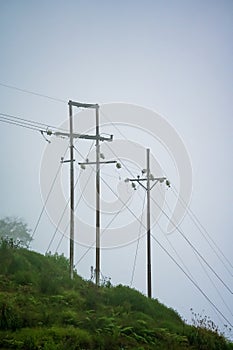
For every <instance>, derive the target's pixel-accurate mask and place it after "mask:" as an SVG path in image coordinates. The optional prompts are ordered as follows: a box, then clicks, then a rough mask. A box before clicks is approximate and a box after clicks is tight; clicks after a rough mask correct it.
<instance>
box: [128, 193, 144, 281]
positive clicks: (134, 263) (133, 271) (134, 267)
mask: <svg viewBox="0 0 233 350" xmlns="http://www.w3.org/2000/svg"><path fill="white" fill-rule="evenodd" d="M145 202H146V192H145V195H144V200H143V205H142V215H141V224H140V226H139V230H138V239H137V245H136V250H135V256H134V262H133V269H132V276H131V281H130V287H132V284H133V279H134V274H135V269H136V261H137V255H138V247H139V241H140V236H141V229H142V217H143V212H144V207H145Z"/></svg>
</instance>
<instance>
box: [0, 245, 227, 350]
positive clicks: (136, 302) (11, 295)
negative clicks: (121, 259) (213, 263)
mask: <svg viewBox="0 0 233 350" xmlns="http://www.w3.org/2000/svg"><path fill="white" fill-rule="evenodd" d="M0 349H5V350H6V349H26V350H27V349H28V350H39V349H40V350H44V349H45V350H48V349H50V350H53V349H58V350H63V349H68V350H73V349H93V350H96V349H100V350H104V349H108V350H110V349H111V350H114V349H137V350H140V349H141V350H144V349H145V350H146V349H148V350H150V349H161V350H162V349H166V350H167V349H173V350H176V349H203V350H205V349H206V350H211V349H219V350H221V349H233V346H232V344H231V343H228V342H227V341H226V339H224V337H222V336H220V335H219V334H218V333H217V332H213V331H210V330H208V329H205V328H201V327H198V326H196V327H194V326H189V325H186V324H185V323H184V322H183V320H182V319H181V318H180V316H179V315H178V313H177V312H175V311H174V310H172V309H170V308H167V307H165V306H164V305H163V304H161V303H160V302H159V301H158V300H155V299H148V298H146V297H145V296H143V295H142V294H141V293H139V292H138V291H136V290H134V289H130V288H129V287H125V286H122V285H119V286H116V287H112V286H108V287H96V286H95V285H94V284H93V283H92V282H90V281H84V280H83V279H82V278H80V277H79V276H78V275H77V274H75V276H74V280H72V281H71V280H70V278H69V262H68V260H67V259H66V258H65V257H64V256H58V255H54V256H51V255H47V256H43V255H41V254H38V253H36V252H32V251H28V250H27V249H23V248H16V247H10V246H9V245H7V244H5V243H2V244H1V245H0Z"/></svg>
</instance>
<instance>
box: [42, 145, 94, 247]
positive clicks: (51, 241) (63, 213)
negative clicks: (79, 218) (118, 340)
mask: <svg viewBox="0 0 233 350" xmlns="http://www.w3.org/2000/svg"><path fill="white" fill-rule="evenodd" d="M93 145H94V141H93V142H92V144H91V146H90V148H89V151H88V153H87V155H86V158H87V157H88V156H89V154H90V152H91V149H92V147H93ZM67 149H68V148H67ZM74 149H75V147H74ZM80 176H81V173H79V176H78V178H77V180H76V182H75V184H74V189H75V188H76V186H77V184H78V181H79V179H80ZM90 177H91V174H90V175H89V178H88V179H87V182H86V185H85V187H84V189H83V191H85V189H86V187H87V184H88V182H89V180H90ZM81 198H82V193H81V196H80V198H79V200H78V202H77V204H76V206H75V210H76V209H77V207H78V205H79V203H80V201H81ZM69 202H70V197H69V200H68V201H67V203H66V205H65V208H64V210H63V212H62V215H61V217H60V219H59V221H58V224H57V226H56V230H55V232H54V234H53V236H52V239H51V240H50V243H49V246H48V248H47V251H46V253H47V252H48V250H49V248H50V246H51V245H52V243H53V240H54V238H55V236H56V233H57V231H58V228H59V226H60V223H61V221H62V219H63V217H64V215H65V212H66V209H67V206H68V204H69ZM68 227H69V222H68V223H67V225H66V228H65V231H64V233H62V236H61V238H60V240H59V243H58V245H57V248H56V252H57V250H58V249H59V247H60V245H61V242H62V240H63V238H64V236H65V233H66V231H67V229H68Z"/></svg>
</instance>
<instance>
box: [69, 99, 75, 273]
mask: <svg viewBox="0 0 233 350" xmlns="http://www.w3.org/2000/svg"><path fill="white" fill-rule="evenodd" d="M68 104H69V118H70V278H71V279H73V278H74V144H73V113H72V101H69V103H68Z"/></svg>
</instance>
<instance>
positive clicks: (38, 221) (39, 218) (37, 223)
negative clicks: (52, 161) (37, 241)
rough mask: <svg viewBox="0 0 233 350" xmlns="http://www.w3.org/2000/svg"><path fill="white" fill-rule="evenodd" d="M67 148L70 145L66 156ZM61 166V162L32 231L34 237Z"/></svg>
mask: <svg viewBox="0 0 233 350" xmlns="http://www.w3.org/2000/svg"><path fill="white" fill-rule="evenodd" d="M67 150H68V147H67V148H66V150H65V153H64V157H65V155H66V152H67ZM61 166H62V164H61V163H60V164H59V166H58V169H57V172H56V174H55V177H54V179H53V182H52V184H51V186H50V189H49V192H48V195H47V197H46V200H45V202H44V205H43V207H42V210H41V212H40V215H39V217H38V220H37V222H36V225H35V228H34V231H33V233H32V238H33V237H34V235H35V233H36V230H37V228H38V226H39V223H40V220H41V217H42V215H43V213H44V210H45V208H46V205H47V203H48V200H49V197H50V195H51V193H52V190H53V187H54V185H55V183H56V180H57V177H58V175H59V173H60V170H61Z"/></svg>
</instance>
